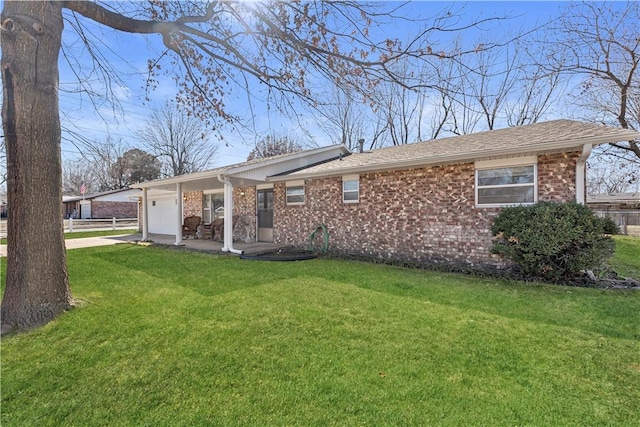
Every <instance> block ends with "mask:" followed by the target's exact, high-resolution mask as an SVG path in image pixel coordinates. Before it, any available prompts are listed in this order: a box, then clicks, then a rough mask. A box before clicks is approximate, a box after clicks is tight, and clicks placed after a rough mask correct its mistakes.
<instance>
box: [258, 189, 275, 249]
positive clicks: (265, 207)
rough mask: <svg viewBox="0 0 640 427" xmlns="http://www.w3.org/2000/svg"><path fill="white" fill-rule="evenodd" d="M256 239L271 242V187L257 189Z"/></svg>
mask: <svg viewBox="0 0 640 427" xmlns="http://www.w3.org/2000/svg"><path fill="white" fill-rule="evenodd" d="M258 241H259V242H273V188H269V189H267V190H258Z"/></svg>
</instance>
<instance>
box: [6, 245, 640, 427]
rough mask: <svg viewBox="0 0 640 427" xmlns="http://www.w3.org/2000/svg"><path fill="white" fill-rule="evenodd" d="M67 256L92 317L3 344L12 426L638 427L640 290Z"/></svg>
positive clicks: (110, 250)
mask: <svg viewBox="0 0 640 427" xmlns="http://www.w3.org/2000/svg"><path fill="white" fill-rule="evenodd" d="M631 244H633V242H632V243H631ZM637 247H638V246H636V248H637ZM68 258H69V275H70V279H71V285H72V290H73V293H74V295H75V297H76V298H78V299H79V300H81V301H83V304H82V306H81V307H79V308H78V309H75V310H72V311H70V312H69V313H66V314H65V315H63V316H61V317H60V318H59V319H58V320H56V321H55V322H53V323H51V324H49V325H47V326H45V327H43V328H40V329H37V330H34V331H32V332H29V333H23V334H18V335H13V336H9V337H6V338H3V340H2V402H1V403H2V407H1V415H2V418H1V423H2V426H3V427H4V426H31V425H33V426H60V425H65V426H76V425H86V426H95V425H110V426H111V425H114V426H130V425H150V426H187V425H188V426H207V425H221V426H247V425H253V426H270V425H278V426H281V425H295V426H327V425H340V426H352V425H357V426H361V425H372V426H392V425H398V426H408V425H447V426H448V425H461V426H472V425H473V426H475V425H490V426H499V425H509V426H512V425H539V426H551V425H554V426H555V425H562V426H565V425H584V426H586V425H588V426H596V425H628V426H635V425H639V423H640V403H639V402H640V310H639V308H640V292H638V291H607V290H599V289H585V288H571V287H562V286H550V285H538V284H524V283H515V282H513V283H512V282H503V281H497V280H489V279H478V278H474V277H467V276H461V275H455V274H445V273H433V272H424V271H417V270H408V269H400V268H393V267H388V266H382V265H370V264H366V263H359V262H344V261H335V260H324V259H318V260H311V261H303V262H293V263H275V262H272V263H270V262H260V261H245V260H240V259H238V258H236V257H232V256H215V255H208V254H199V253H189V252H186V251H178V250H174V249H166V248H159V247H140V246H134V245H126V244H123V245H116V246H108V247H99V248H89V249H77V250H74V251H70V252H68ZM631 262H632V263H634V262H635V268H638V267H640V266H639V265H638V264H639V263H640V261H639V260H638V257H636V258H635V261H634V259H633V257H632V258H631Z"/></svg>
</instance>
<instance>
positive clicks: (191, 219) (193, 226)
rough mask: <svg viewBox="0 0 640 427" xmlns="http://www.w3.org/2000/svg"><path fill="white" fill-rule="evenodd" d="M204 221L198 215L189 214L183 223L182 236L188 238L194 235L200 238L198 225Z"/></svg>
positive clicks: (195, 237)
mask: <svg viewBox="0 0 640 427" xmlns="http://www.w3.org/2000/svg"><path fill="white" fill-rule="evenodd" d="M201 222H202V218H200V217H199V216H196V215H192V216H188V217H186V218H185V219H184V222H183V224H182V238H183V239H188V238H189V236H193V238H194V239H197V238H198V235H197V234H196V233H197V232H198V226H200V223H201Z"/></svg>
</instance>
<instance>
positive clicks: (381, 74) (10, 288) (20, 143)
mask: <svg viewBox="0 0 640 427" xmlns="http://www.w3.org/2000/svg"><path fill="white" fill-rule="evenodd" d="M383 7H385V6H384V5H372V6H368V5H365V4H362V3H357V2H350V1H348V2H283V1H264V2H222V1H212V2H207V3H205V2H200V1H189V2H186V1H185V2H178V1H158V2H156V1H153V2H101V3H98V2H89V1H56V2H52V1H51V2H24V1H11V0H9V1H5V2H4V10H3V11H2V17H1V19H0V22H1V24H0V25H1V28H0V29H1V31H2V47H1V48H2V63H1V67H0V68H1V72H2V82H3V107H2V119H3V127H4V134H5V141H6V145H7V166H8V180H7V183H8V202H9V205H10V206H11V209H10V211H9V218H8V222H9V227H8V230H9V233H8V234H9V235H8V237H9V239H8V241H9V245H8V246H9V247H8V257H7V272H6V273H7V274H6V288H5V294H4V298H3V300H2V306H1V313H0V314H1V317H2V326H3V331H4V330H8V329H12V328H27V327H32V326H36V325H41V324H44V323H47V322H49V321H50V320H51V319H53V318H55V317H56V316H57V315H58V314H59V313H61V312H62V311H64V310H67V309H68V308H70V307H72V306H73V298H72V295H71V292H70V290H69V282H68V277H67V269H66V252H65V247H64V237H63V224H62V215H60V199H61V196H62V166H61V152H60V138H61V129H60V112H59V105H58V92H57V88H58V87H59V84H58V83H59V72H58V58H59V56H60V52H61V46H62V29H63V11H64V13H65V14H67V15H66V16H67V17H68V21H67V22H73V23H74V24H75V28H76V29H77V30H78V31H82V28H83V20H84V19H88V20H91V21H93V22H95V23H98V24H100V25H103V26H105V27H107V28H110V29H114V30H117V31H124V32H130V33H139V34H159V35H161V36H162V40H163V43H164V47H165V51H164V52H161V55H160V56H161V58H157V59H154V60H152V61H150V62H149V72H150V78H149V80H148V84H149V88H150V89H151V90H152V89H153V88H154V85H155V84H157V81H156V80H155V78H156V77H157V73H159V72H160V71H161V70H167V72H168V73H169V74H170V75H171V76H172V77H174V78H175V79H176V82H177V83H178V85H179V87H180V89H179V93H178V95H177V100H178V101H179V102H181V103H182V104H183V105H185V106H187V108H188V109H189V111H188V112H190V113H191V114H193V115H194V116H196V117H199V118H201V119H202V120H204V121H205V122H208V123H209V124H210V125H211V127H216V129H219V127H217V126H219V125H220V124H221V123H226V122H233V121H234V120H235V119H236V116H235V115H234V113H233V112H232V111H230V110H229V108H228V106H227V105H226V104H225V99H226V97H227V95H228V94H229V92H230V91H232V90H234V89H235V90H238V89H240V90H243V91H248V90H250V88H252V87H255V86H261V87H265V88H269V89H270V90H272V92H273V93H277V94H280V95H281V97H282V99H283V103H284V104H285V105H286V104H287V102H291V101H289V100H292V99H297V100H301V101H303V102H309V103H313V102H314V97H313V93H312V90H311V87H310V85H309V84H308V82H309V79H311V80H313V79H321V78H328V79H330V80H331V81H339V83H340V85H341V86H349V87H352V88H354V89H355V90H360V91H361V92H363V93H366V92H367V91H368V90H369V89H370V88H371V87H372V86H375V85H376V84H377V83H378V82H380V81H382V80H388V79H393V78H395V77H396V76H394V75H393V73H390V72H389V71H388V70H389V69H388V67H387V65H388V64H389V63H391V62H393V61H396V60H398V59H401V58H402V57H404V56H407V55H410V56H414V57H420V55H423V56H424V57H429V55H430V54H429V53H428V52H427V50H426V48H427V45H428V40H429V37H430V36H431V35H433V34H434V33H437V32H438V31H441V30H442V29H445V30H447V31H455V30H456V26H455V22H458V21H457V18H458V17H454V18H455V19H453V20H452V22H451V23H450V24H449V25H445V24H446V21H447V19H449V17H450V15H445V16H443V17H442V18H441V19H440V20H438V22H437V25H433V26H431V27H428V28H427V29H425V30H424V31H422V32H420V33H419V34H418V36H417V37H416V38H415V40H412V42H411V43H408V44H406V45H405V47H403V46H402V45H401V44H400V43H399V42H398V41H396V40H392V39H388V38H387V37H384V36H382V37H379V38H377V39H376V37H374V34H373V32H370V31H369V27H371V26H372V25H373V24H374V23H375V24H376V25H378V23H380V24H383V22H382V21H384V20H387V21H390V20H397V19H401V18H400V17H399V15H398V14H399V12H398V11H397V7H396V6H395V5H394V6H393V8H394V9H393V10H391V11H386V12H385V11H384V10H382V8H383ZM473 25H474V23H470V24H464V25H460V26H459V28H458V29H464V28H468V27H471V26H473ZM376 34H378V35H380V34H382V33H381V32H379V31H377V32H376ZM82 39H83V40H84V41H86V42H87V43H90V42H91V40H90V39H91V34H90V32H83V33H82ZM92 46H96V45H95V44H94V45H92ZM88 52H89V53H90V54H91V55H92V58H93V60H94V65H95V66H97V67H98V68H99V69H100V70H106V71H108V68H107V65H106V64H105V63H104V59H105V58H104V56H101V55H100V52H99V51H96V50H88ZM163 60H164V61H163ZM167 61H168V63H167ZM104 83H105V84H106V85H108V84H109V80H108V77H105V81H104ZM43 217H45V218H47V221H42V218H43ZM56 218H57V220H56Z"/></svg>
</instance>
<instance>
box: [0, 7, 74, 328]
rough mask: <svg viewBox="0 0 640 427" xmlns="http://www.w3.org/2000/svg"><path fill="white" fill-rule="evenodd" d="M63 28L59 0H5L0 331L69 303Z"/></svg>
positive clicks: (44, 317) (43, 319)
mask: <svg viewBox="0 0 640 427" xmlns="http://www.w3.org/2000/svg"><path fill="white" fill-rule="evenodd" d="M62 28H63V21H62V11H61V7H60V4H58V2H53V1H38V2H22V1H6V2H5V8H4V10H3V12H2V32H1V37H2V62H1V69H2V70H1V71H2V88H3V104H2V123H3V127H4V137H5V142H6V149H7V175H8V176H7V190H8V194H7V197H8V209H9V211H8V235H7V237H8V238H7V240H8V248H7V252H8V254H7V255H8V256H7V276H6V277H7V281H6V288H5V293H4V298H3V300H2V306H1V313H0V314H1V316H2V331H3V332H6V331H8V330H11V329H16V328H18V329H26V328H30V327H33V326H39V325H43V324H45V323H47V322H49V321H51V320H52V319H54V318H55V317H56V316H58V315H59V314H60V313H61V312H63V311H64V310H67V309H69V308H70V307H71V306H72V305H73V298H72V296H71V292H70V290H69V279H68V276H67V259H66V252H65V246H64V234H63V223H62V221H63V219H62V168H61V152H60V118H59V111H58V55H59V52H60V46H61V36H62Z"/></svg>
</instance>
